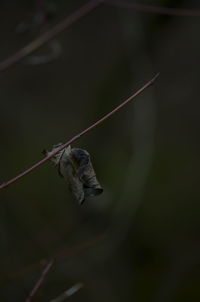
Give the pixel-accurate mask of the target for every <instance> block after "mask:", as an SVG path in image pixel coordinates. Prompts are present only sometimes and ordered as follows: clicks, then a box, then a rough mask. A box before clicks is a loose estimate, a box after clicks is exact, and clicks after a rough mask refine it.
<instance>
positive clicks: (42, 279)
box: [25, 260, 54, 302]
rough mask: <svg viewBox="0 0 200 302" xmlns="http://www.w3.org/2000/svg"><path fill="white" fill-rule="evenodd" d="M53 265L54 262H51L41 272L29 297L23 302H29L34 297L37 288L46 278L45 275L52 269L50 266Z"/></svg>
mask: <svg viewBox="0 0 200 302" xmlns="http://www.w3.org/2000/svg"><path fill="white" fill-rule="evenodd" d="M53 264H54V260H51V261H50V262H49V263H48V264H47V265H46V266H45V268H44V270H43V271H42V274H41V276H40V278H39V279H38V280H37V282H36V283H35V285H34V287H33V289H32V290H31V292H30V294H29V296H28V297H27V299H26V301H25V302H31V301H32V299H33V298H34V297H35V295H36V294H37V292H38V290H39V288H40V287H41V285H42V284H43V283H44V281H45V278H46V276H47V274H48V273H49V271H50V269H51V268H52V265H53Z"/></svg>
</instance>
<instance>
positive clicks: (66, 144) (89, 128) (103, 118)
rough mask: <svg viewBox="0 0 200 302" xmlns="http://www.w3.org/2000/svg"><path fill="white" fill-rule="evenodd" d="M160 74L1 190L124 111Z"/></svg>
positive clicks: (8, 182)
mask: <svg viewBox="0 0 200 302" xmlns="http://www.w3.org/2000/svg"><path fill="white" fill-rule="evenodd" d="M158 76H159V73H157V74H156V75H155V76H154V77H153V78H152V79H151V80H150V81H148V82H147V83H146V84H145V85H144V86H143V87H141V88H140V89H139V90H137V91H136V92H135V93H134V94H132V95H131V96H130V97H129V98H127V99H126V100H125V101H123V102H122V103H121V104H120V105H118V106H117V107H115V108H114V109H113V110H112V111H110V112H109V113H107V114H106V115H104V116H103V117H102V118H100V119H99V120H98V121H97V122H95V123H94V124H92V125H91V126H89V127H88V128H86V129H85V130H83V131H81V132H80V133H78V134H77V135H75V136H74V137H73V138H71V139H70V140H68V141H67V142H66V143H65V144H63V145H61V146H60V147H59V148H57V149H56V151H55V152H52V153H51V154H50V155H48V156H46V157H45V158H43V159H42V160H40V161H39V162H37V163H36V164H34V165H33V166H32V167H30V168H29V169H27V170H25V171H24V172H22V173H20V174H19V175H17V176H15V177H14V178H12V179H10V180H8V181H7V182H4V183H2V184H1V185H0V189H4V188H6V187H8V186H9V185H11V184H12V183H14V182H16V181H17V180H19V179H20V178H22V177H24V176H25V175H27V174H29V173H31V172H32V171H33V170H35V169H36V168H38V167H39V166H41V165H43V164H44V163H45V162H47V161H48V160H49V159H50V158H52V157H53V156H54V155H55V154H57V153H58V152H60V151H61V150H63V149H64V148H66V147H68V146H69V145H70V144H72V143H73V142H75V141H77V140H78V139H79V138H80V137H81V136H83V135H85V134H86V133H88V132H89V131H91V130H92V129H94V128H96V127H97V126H98V125H100V124H101V123H103V122H104V121H105V120H107V119H108V118H109V117H111V116H112V115H113V114H115V113H116V112H117V111H119V110H120V109H122V108H123V107H124V106H125V105H127V104H128V103H130V102H131V101H132V100H133V99H134V98H135V97H136V96H138V95H139V94H141V93H142V92H143V91H144V90H145V89H147V88H148V87H150V86H151V85H153V84H154V82H155V81H156V79H157V78H158Z"/></svg>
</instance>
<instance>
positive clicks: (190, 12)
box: [103, 0, 200, 17]
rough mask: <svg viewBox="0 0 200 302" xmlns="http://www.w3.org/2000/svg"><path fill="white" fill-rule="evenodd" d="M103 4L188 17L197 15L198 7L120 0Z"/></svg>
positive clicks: (110, 0) (109, 0)
mask: <svg viewBox="0 0 200 302" xmlns="http://www.w3.org/2000/svg"><path fill="white" fill-rule="evenodd" d="M103 2H104V4H106V5H111V6H118V7H122V8H130V9H134V10H136V11H140V12H144V13H152V14H160V15H168V16H183V17H184V16H188V17H199V16H200V10H199V9H184V8H169V7H161V6H154V5H147V4H139V3H130V2H126V1H121V0H104V1H103Z"/></svg>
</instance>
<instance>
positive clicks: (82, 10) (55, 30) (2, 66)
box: [0, 0, 101, 71]
mask: <svg viewBox="0 0 200 302" xmlns="http://www.w3.org/2000/svg"><path fill="white" fill-rule="evenodd" d="M100 3H101V1H100V0H90V1H88V2H86V3H85V4H84V5H83V6H81V7H79V9H77V10H76V11H75V12H73V13H72V14H71V15H69V16H68V17H67V18H66V19H64V20H63V21H62V22H60V23H58V24H57V25H55V26H54V27H52V29H50V30H48V31H46V32H45V33H44V34H42V35H41V36H40V37H38V38H37V39H35V40H34V41H32V42H31V43H30V44H28V45H26V46H25V47H24V48H22V49H20V50H19V51H18V52H16V53H15V54H14V55H12V56H10V57H9V58H7V59H6V60H5V61H3V62H1V63H0V71H5V70H7V69H8V68H9V67H11V66H12V65H14V64H16V63H17V62H19V61H21V60H22V59H23V58H24V57H26V56H28V55H30V54H31V53H32V52H34V51H35V50H36V49H38V48H39V47H41V46H42V45H44V44H45V43H46V42H48V41H49V40H51V39H53V38H54V37H55V36H57V35H58V34H60V33H61V32H63V31H64V30H65V29H67V28H69V27H70V26H71V25H73V24H74V23H76V22H77V21H78V20H79V19H81V18H82V17H83V16H85V15H87V14H88V13H90V12H91V11H92V10H93V9H95V8H96V7H97V6H98V5H99V4H100Z"/></svg>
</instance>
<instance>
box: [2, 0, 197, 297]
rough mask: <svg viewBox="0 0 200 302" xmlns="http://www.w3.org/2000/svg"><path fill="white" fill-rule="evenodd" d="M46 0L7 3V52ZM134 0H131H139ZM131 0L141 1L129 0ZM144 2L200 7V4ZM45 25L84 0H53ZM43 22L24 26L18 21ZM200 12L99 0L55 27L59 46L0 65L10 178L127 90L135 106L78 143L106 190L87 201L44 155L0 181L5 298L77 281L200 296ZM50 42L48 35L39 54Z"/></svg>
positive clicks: (104, 293) (112, 289) (90, 292)
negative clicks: (51, 56) (59, 29)
mask: <svg viewBox="0 0 200 302" xmlns="http://www.w3.org/2000/svg"><path fill="white" fill-rule="evenodd" d="M36 2H37V1H8V0H6V1H5V0H4V1H1V2H0V25H1V26H0V41H1V44H0V45H1V46H0V59H1V61H2V60H4V59H5V58H7V57H8V56H9V55H11V54H13V53H14V52H16V51H17V50H18V49H20V48H21V47H22V46H24V45H26V44H27V43H28V42H30V41H31V40H32V39H33V38H35V37H37V36H38V35H39V33H40V30H41V28H37V27H36V28H32V26H33V25H34V22H33V20H34V16H35V15H36V14H37V13H38V8H37V3H36ZM130 2H131V1H130ZM132 2H133V1H132ZM138 2H140V3H146V4H154V5H161V6H168V7H180V8H196V9H198V8H199V9H200V6H199V1H189V0H185V1H181V0H179V1H167V0H166V1H162V0H160V1H159V0H154V1H153V0H151V1H150V0H149V1H148V0H146V1H139V0H138ZM44 3H45V5H46V7H47V8H48V9H49V10H50V12H51V18H50V19H49V21H48V27H51V26H53V24H56V23H57V22H59V21H60V20H62V19H63V18H64V17H66V16H67V15H68V14H70V13H71V12H73V11H74V10H75V9H77V8H78V7H79V6H80V5H82V4H83V3H84V1H72V0H71V1H61V0H60V1H50V0H49V1H45V2H44ZM23 22H24V23H25V24H33V25H32V26H31V28H30V29H31V30H30V31H27V32H25V33H24V34H18V33H16V28H19V27H18V26H19V24H21V23H23ZM199 31H200V17H178V16H173V17H172V16H161V15H157V14H147V13H141V12H135V11H134V10H129V9H124V8H115V7H110V6H105V5H101V6H99V7H98V8H97V9H95V10H94V11H93V12H91V13H90V14H89V15H87V16H85V17H84V18H82V19H81V20H79V21H78V22H77V23H76V24H74V25H73V26H72V27H70V28H69V29H67V30H66V31H64V32H63V33H62V34H60V35H59V36H57V37H56V41H57V42H58V43H60V45H61V47H62V53H61V55H60V56H59V57H58V58H57V59H56V60H53V61H52V62H49V63H47V64H41V65H34V66H32V65H29V64H27V61H26V60H24V61H21V62H20V63H18V64H16V65H14V66H12V68H10V69H9V70H7V71H5V72H2V73H1V74H0V130H1V148H0V151H1V153H0V163H1V169H0V180H1V182H3V181H5V180H8V179H9V178H11V177H13V176H15V175H17V174H18V173H19V172H21V171H23V170H24V169H26V168H28V167H30V166H31V165H32V164H33V163H35V162H36V161H38V160H40V159H41V158H42V154H41V151H42V150H43V149H44V148H47V149H48V150H50V149H51V148H52V145H53V144H56V143H60V142H65V141H67V140H68V139H69V138H71V137H72V136H73V135H75V134H77V133H78V132H79V131H81V130H82V129H84V128H86V127H87V126H89V125H90V124H91V123H92V122H94V121H96V120H97V119H98V118H100V117H101V116H102V115H103V114H105V113H107V112H109V111H110V110H111V109H113V107H114V106H116V105H117V104H119V103H120V102H121V101H122V100H123V99H125V98H126V97H128V96H129V95H130V94H132V93H133V92H134V91H136V90H137V89H138V88H140V87H141V86H142V85H143V84H144V83H145V82H147V81H148V80H149V79H150V78H151V77H152V76H153V75H154V74H155V73H156V72H158V71H160V78H159V80H158V81H157V82H156V84H155V85H154V86H153V87H151V88H149V89H148V90H146V91H145V92H144V93H143V94H142V95H141V96H139V97H138V98H137V99H136V100H135V101H134V102H133V103H132V104H130V105H128V106H127V107H125V108H124V109H123V110H122V111H121V112H119V113H117V114H116V115H114V116H113V117H112V118H111V119H110V120H108V121H106V122H105V123H104V124H102V125H101V126H100V127H98V128H96V129H95V130H93V131H92V132H90V133H88V134H87V135H86V136H85V137H82V138H81V139H80V140H79V141H78V142H77V143H76V144H75V146H77V147H80V148H83V149H84V148H85V149H87V150H88V151H89V152H90V154H91V158H92V161H93V164H94V166H95V170H96V172H97V177H98V179H99V181H100V183H101V185H102V186H103V188H104V193H103V194H102V195H101V196H98V197H95V198H92V199H91V200H88V201H86V202H85V204H84V205H83V206H81V207H80V206H79V205H78V204H76V202H75V201H74V200H73V199H72V197H71V195H70V193H69V192H68V189H67V186H66V184H65V183H64V181H63V180H62V179H61V178H59V176H58V173H57V171H56V169H55V168H54V167H53V166H52V165H51V164H50V163H47V164H45V165H43V166H42V167H40V168H38V169H37V170H35V171H34V172H33V173H32V174H29V175H28V176H26V177H24V178H23V179H21V180H20V181H19V182H16V183H15V184H13V185H12V186H10V187H8V188H7V189H5V190H2V191H1V192H0V194H1V196H0V201H1V203H0V238H1V240H0V242H1V243H0V301H1V302H4V301H5V302H10V301H11V302H12V301H25V298H26V297H27V295H28V294H29V292H30V290H31V289H32V288H33V285H34V284H35V282H36V280H38V278H39V276H40V273H41V271H42V269H43V268H44V266H45V263H46V261H48V259H51V258H52V257H55V256H57V257H58V260H57V261H56V263H55V264H54V266H53V268H52V270H51V271H50V272H49V274H48V277H47V279H46V281H45V282H44V284H43V286H42V287H41V289H40V290H39V291H38V294H37V296H36V297H35V298H34V300H33V301H39V302H40V301H51V299H53V298H55V297H57V296H59V295H60V294H61V293H62V292H63V291H65V290H66V289H67V288H70V287H71V286H72V285H73V284H75V283H77V282H82V283H83V285H84V287H83V288H82V289H81V290H80V291H79V292H78V293H77V294H75V295H74V296H72V297H71V298H70V299H71V300H72V301H138V302H143V301H148V302H149V301H152V302H168V301H181V302H182V301H199V299H200V290H199V281H200V274H199V260H200V257H199V255H200V242H199V231H200V222H199V210H200V205H199V197H200V190H199V176H200V172H199V170H200V158H199V151H200V143H199V131H200V123H199V117H200V99H199V95H200V92H199V87H200V68H199V66H200V36H199ZM48 52H49V45H48V44H47V45H45V46H43V47H42V48H41V49H40V50H38V51H37V52H35V53H34V56H35V55H37V56H41V54H46V53H48Z"/></svg>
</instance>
